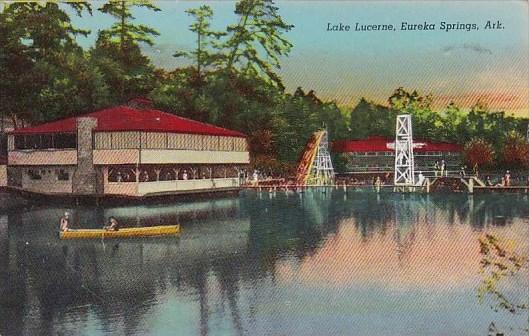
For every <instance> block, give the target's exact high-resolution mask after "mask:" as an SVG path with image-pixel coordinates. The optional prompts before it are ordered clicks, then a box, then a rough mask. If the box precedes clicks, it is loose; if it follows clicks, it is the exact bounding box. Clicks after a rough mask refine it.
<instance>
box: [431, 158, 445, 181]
mask: <svg viewBox="0 0 529 336" xmlns="http://www.w3.org/2000/svg"><path fill="white" fill-rule="evenodd" d="M433 170H434V173H435V177H437V176H438V174H439V170H441V166H439V160H435V164H434V165H433ZM441 175H443V174H442V173H441Z"/></svg>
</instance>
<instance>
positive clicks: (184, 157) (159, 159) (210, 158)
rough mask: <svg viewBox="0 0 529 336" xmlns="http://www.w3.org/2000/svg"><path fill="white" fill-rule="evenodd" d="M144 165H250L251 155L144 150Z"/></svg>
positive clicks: (228, 152) (246, 153) (221, 152)
mask: <svg viewBox="0 0 529 336" xmlns="http://www.w3.org/2000/svg"><path fill="white" fill-rule="evenodd" d="M140 160H141V161H140V162H141V163H142V164H156V163H160V164H171V163H174V164H201V163H203V164H230V163H235V164H248V163H250V153H248V152H231V151H192V150H167V149H164V150H142V151H141V157H140Z"/></svg>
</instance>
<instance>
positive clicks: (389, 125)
mask: <svg viewBox="0 0 529 336" xmlns="http://www.w3.org/2000/svg"><path fill="white" fill-rule="evenodd" d="M396 116H397V111H396V110H395V109H389V108H388V107H386V106H382V105H379V104H375V103H374V102H370V101H367V100H366V99H365V98H361V99H360V101H359V102H358V104H357V105H356V106H355V107H354V108H353V109H352V111H351V115H350V120H349V129H350V135H349V137H350V138H352V139H364V138H367V137H369V136H383V137H386V138H393V137H394V136H395V120H396Z"/></svg>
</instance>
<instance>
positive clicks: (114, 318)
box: [0, 190, 529, 336]
mask: <svg viewBox="0 0 529 336" xmlns="http://www.w3.org/2000/svg"><path fill="white" fill-rule="evenodd" d="M528 204H529V200H528V199H527V198H526V197H524V196H517V195H512V196H505V195H504V196H490V195H488V196H487V195H483V196H479V195H476V196H473V197H469V196H466V195H429V196H426V195H397V194H381V195H376V194H373V193H367V192H357V193H353V192H349V194H344V192H343V191H341V190H333V191H328V192H326V193H323V192H321V191H314V192H308V193H306V194H304V195H303V196H300V195H298V194H294V193H290V194H285V193H277V194H275V195H273V194H268V193H262V194H259V193H256V192H244V193H242V194H241V196H240V197H239V198H226V199H216V200H211V201H203V202H195V203H174V204H164V205H149V206H131V207H113V208H75V209H69V210H71V211H73V214H74V222H75V225H76V226H78V227H99V226H100V225H101V223H102V222H103V221H104V218H106V217H108V216H116V217H117V218H118V219H120V220H121V222H122V223H123V224H125V225H126V226H143V225H157V224H174V223H177V222H178V223H180V224H181V225H182V228H183V232H182V234H181V236H180V237H178V238H175V237H173V238H160V239H144V240H121V241H119V242H117V241H109V240H107V241H101V240H96V241H71V242H63V241H59V240H58V238H57V236H56V235H57V233H56V230H57V226H58V218H59V217H60V215H61V214H62V212H64V211H65V210H66V208H59V207H33V208H27V207H26V208H21V209H16V210H10V212H9V213H3V214H0V334H1V335H103V334H113V335H146V334H149V335H331V334H332V335H391V336H394V335H487V329H488V326H489V324H490V323H491V322H494V323H495V324H496V326H498V327H499V328H500V329H501V330H502V331H504V332H505V333H506V335H524V331H523V329H524V328H527V315H522V314H520V315H516V314H514V315H513V314H510V313H508V312H504V311H498V312H494V310H493V309H491V308H490V303H491V302H485V303H483V304H480V303H479V302H478V300H477V296H476V287H477V286H478V284H479V281H480V275H479V273H478V271H479V260H480V255H479V248H478V247H479V246H478V243H477V237H479V235H480V234H481V233H482V232H484V231H489V232H496V233H498V234H499V235H501V236H503V237H509V238H513V239H515V240H516V241H517V242H518V246H519V247H520V249H521V250H523V251H527V250H528V243H527V241H528V237H529V219H528V218H529V209H528ZM528 282H529V281H528V277H527V276H526V275H525V276H524V275H521V276H518V277H516V278H513V279H511V280H509V281H508V282H507V283H505V284H504V290H505V292H506V293H507V294H508V295H509V296H511V297H523V298H527V296H528V295H529V290H528V289H527V288H528V287H529V284H528Z"/></svg>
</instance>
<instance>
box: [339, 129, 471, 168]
mask: <svg viewBox="0 0 529 336" xmlns="http://www.w3.org/2000/svg"><path fill="white" fill-rule="evenodd" d="M394 150H395V149H394V140H393V139H386V138H384V137H378V136H373V137H369V138H367V139H362V140H344V141H335V142H334V143H333V152H335V153H343V154H344V155H345V157H346V159H347V171H348V172H365V171H369V172H381V171H388V172H393V167H394V164H395V152H394ZM461 151H462V147H461V146H460V145H457V144H452V143H439V142H437V143H435V142H429V141H421V140H414V149H413V152H414V158H415V166H416V168H415V169H416V170H424V171H426V170H433V169H434V165H435V161H439V162H441V160H445V161H446V164H447V168H448V169H454V168H459V165H460V163H461Z"/></svg>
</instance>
